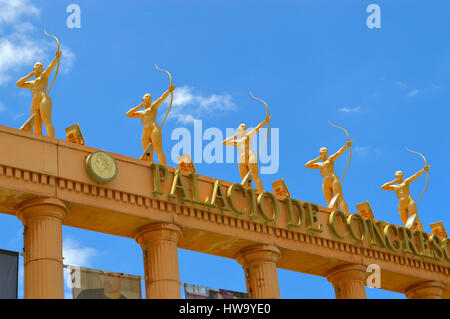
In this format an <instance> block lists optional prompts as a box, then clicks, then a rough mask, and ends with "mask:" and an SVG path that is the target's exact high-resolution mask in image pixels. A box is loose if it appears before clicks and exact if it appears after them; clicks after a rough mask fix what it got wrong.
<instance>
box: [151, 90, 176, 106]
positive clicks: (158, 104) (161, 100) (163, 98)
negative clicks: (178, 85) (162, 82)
mask: <svg viewBox="0 0 450 319" xmlns="http://www.w3.org/2000/svg"><path fill="white" fill-rule="evenodd" d="M174 90H175V85H172V86H169V88H168V89H167V91H166V92H164V93H163V95H161V97H160V98H159V99H157V100H156V101H155V102H154V103H153V104H152V108H157V107H158V106H160V105H161V103H162V102H163V101H164V100H165V99H166V98H167V97H168V96H169V94H170V92H173V91H174Z"/></svg>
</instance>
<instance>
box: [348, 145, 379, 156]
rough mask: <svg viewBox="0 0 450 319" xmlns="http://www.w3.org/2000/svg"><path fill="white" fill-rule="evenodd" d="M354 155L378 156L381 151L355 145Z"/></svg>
mask: <svg viewBox="0 0 450 319" xmlns="http://www.w3.org/2000/svg"><path fill="white" fill-rule="evenodd" d="M353 150H354V152H355V154H357V155H359V156H369V155H370V156H373V155H375V156H378V155H380V154H381V150H380V149H378V148H374V147H370V146H361V145H356V146H354V147H353Z"/></svg>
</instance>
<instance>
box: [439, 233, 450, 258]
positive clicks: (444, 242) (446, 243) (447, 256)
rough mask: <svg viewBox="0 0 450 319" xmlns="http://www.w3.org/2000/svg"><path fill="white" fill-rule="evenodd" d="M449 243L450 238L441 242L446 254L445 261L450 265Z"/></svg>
mask: <svg viewBox="0 0 450 319" xmlns="http://www.w3.org/2000/svg"><path fill="white" fill-rule="evenodd" d="M448 243H449V239H448V238H445V239H443V240H442V241H441V249H442V252H443V253H444V258H445V260H447V261H448V262H449V263H450V252H449V250H448Z"/></svg>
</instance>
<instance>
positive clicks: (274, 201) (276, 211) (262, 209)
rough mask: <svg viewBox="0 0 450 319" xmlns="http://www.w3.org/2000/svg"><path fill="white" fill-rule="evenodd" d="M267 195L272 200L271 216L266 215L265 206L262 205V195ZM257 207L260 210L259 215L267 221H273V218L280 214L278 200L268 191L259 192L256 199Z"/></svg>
mask: <svg viewBox="0 0 450 319" xmlns="http://www.w3.org/2000/svg"><path fill="white" fill-rule="evenodd" d="M265 196H268V197H270V199H271V200H272V211H273V213H272V217H269V216H267V214H266V207H265V205H264V197H265ZM257 204H258V208H259V210H260V212H261V216H262V217H263V218H264V219H265V220H266V221H268V222H273V221H274V220H275V219H277V218H278V215H279V214H280V207H279V205H278V200H277V199H276V198H275V196H274V195H273V194H272V193H269V192H267V191H263V192H262V193H261V194H259V196H258V199H257Z"/></svg>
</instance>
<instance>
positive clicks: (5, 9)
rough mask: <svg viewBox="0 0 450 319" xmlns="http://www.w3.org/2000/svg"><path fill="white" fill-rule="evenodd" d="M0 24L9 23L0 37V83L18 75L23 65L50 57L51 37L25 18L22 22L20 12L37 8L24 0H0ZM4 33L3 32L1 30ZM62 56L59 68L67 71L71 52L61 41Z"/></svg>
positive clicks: (72, 57)
mask: <svg viewBox="0 0 450 319" xmlns="http://www.w3.org/2000/svg"><path fill="white" fill-rule="evenodd" d="M0 8H2V9H1V11H0V27H5V26H8V27H10V30H9V33H8V34H6V35H4V36H2V37H0V85H1V84H5V83H7V82H9V81H10V80H12V79H13V78H14V80H15V81H17V80H18V79H19V78H20V77H21V76H24V75H25V74H23V75H20V74H19V70H20V69H21V68H23V67H27V68H28V70H29V71H28V72H31V71H32V67H33V65H34V63H36V62H38V61H41V62H43V63H44V64H45V61H49V60H50V59H52V58H53V57H54V54H55V52H56V44H55V41H54V40H53V39H50V38H49V37H47V36H45V35H44V34H43V33H41V32H42V31H41V32H37V30H36V28H35V27H34V26H33V25H32V24H31V23H29V22H22V21H21V17H22V16H24V15H27V14H28V15H29V14H32V15H35V16H36V15H39V9H37V8H36V7H35V6H33V5H32V4H31V3H30V1H28V0H13V1H11V0H0ZM2 33H3V34H5V32H2ZM61 48H62V49H61V50H62V52H63V56H62V58H61V70H62V72H63V73H67V72H69V71H70V69H71V68H72V66H73V64H74V61H75V54H74V53H73V52H72V51H71V50H70V48H68V47H67V46H65V45H63V44H61Z"/></svg>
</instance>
